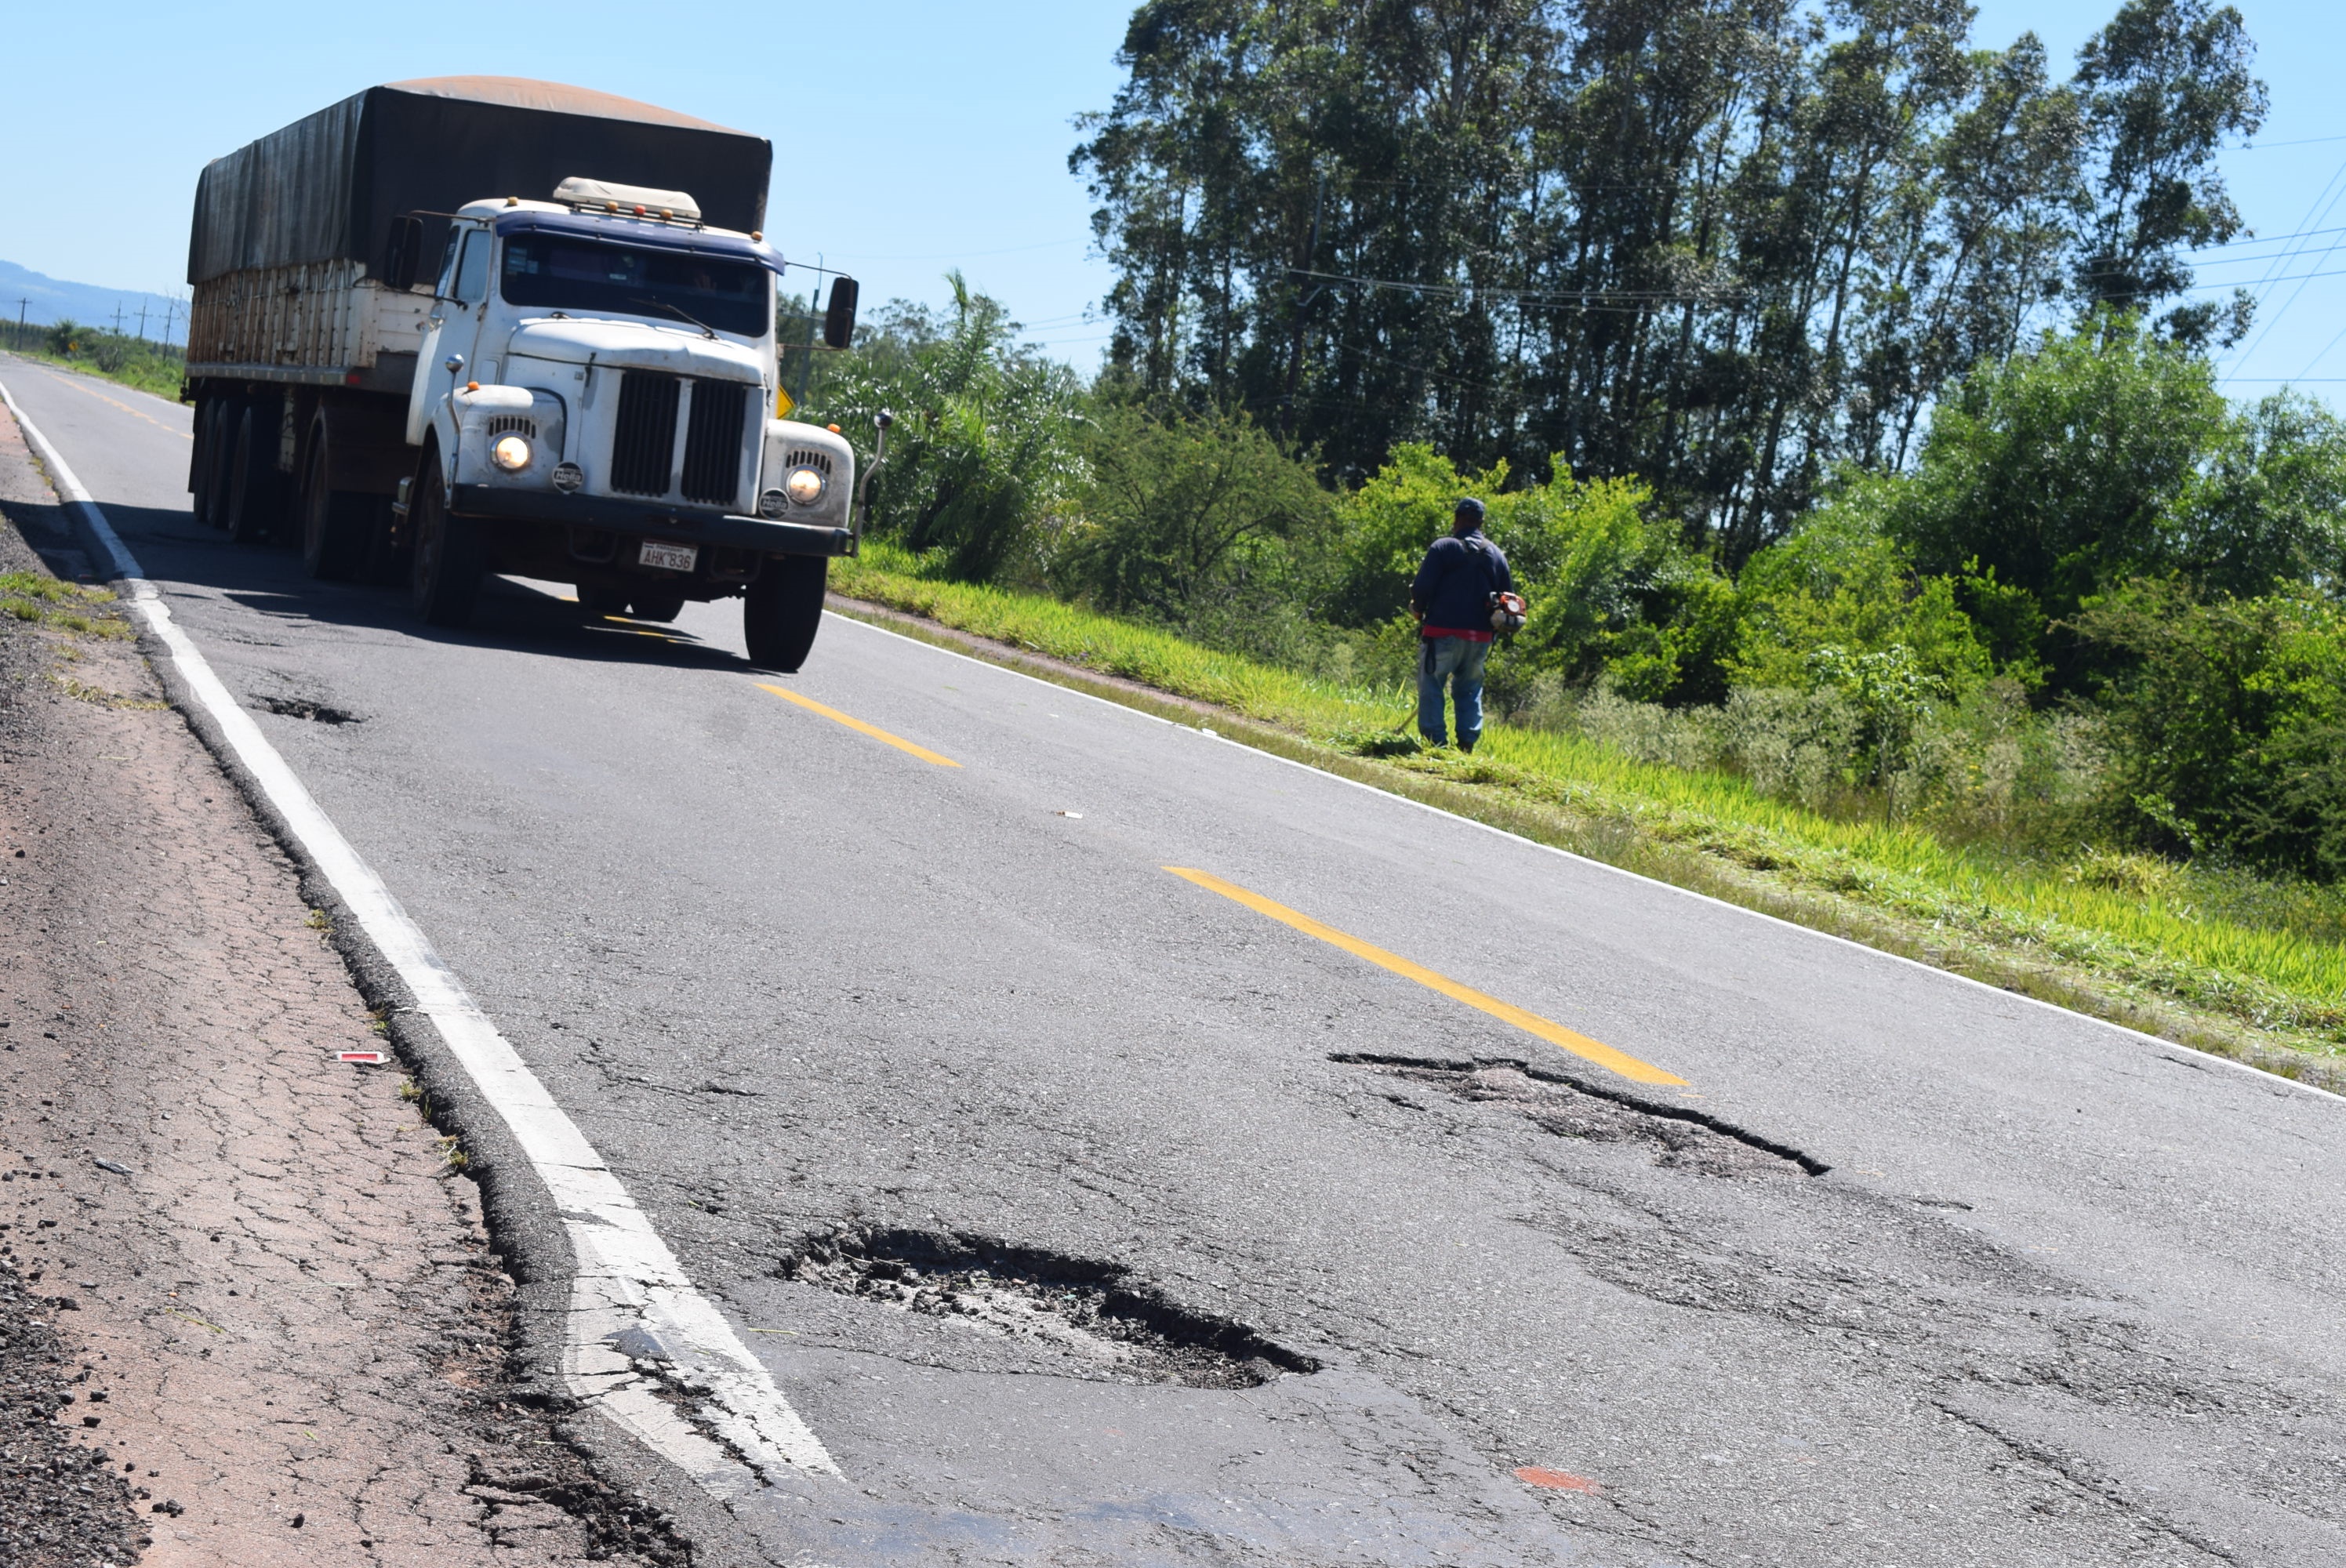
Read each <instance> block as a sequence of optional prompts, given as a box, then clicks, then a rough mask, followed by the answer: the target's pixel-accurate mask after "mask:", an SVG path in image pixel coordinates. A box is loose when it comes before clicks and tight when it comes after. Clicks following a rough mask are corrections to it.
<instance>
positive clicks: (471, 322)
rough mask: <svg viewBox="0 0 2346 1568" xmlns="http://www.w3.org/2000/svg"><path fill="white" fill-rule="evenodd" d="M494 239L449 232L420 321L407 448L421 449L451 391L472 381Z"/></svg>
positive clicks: (462, 230)
mask: <svg viewBox="0 0 2346 1568" xmlns="http://www.w3.org/2000/svg"><path fill="white" fill-rule="evenodd" d="M495 242H496V241H495V236H494V235H492V234H491V233H490V232H489V231H488V230H487V229H484V228H481V227H479V226H478V225H475V224H470V223H459V224H456V225H455V226H454V227H453V228H451V229H449V231H448V254H447V259H446V260H445V262H444V264H443V265H442V267H441V269H440V282H439V286H438V287H437V288H436V289H434V290H433V296H434V297H433V301H432V314H431V315H429V316H427V317H425V318H424V321H423V349H422V351H420V352H419V353H418V354H417V355H416V363H415V392H414V395H413V398H412V399H411V401H410V402H409V403H408V405H407V443H408V444H409V445H410V446H421V445H423V433H424V432H426V431H428V430H430V429H431V428H432V416H433V412H435V411H436V410H437V409H438V408H439V407H440V401H441V399H443V398H444V397H446V396H447V395H448V392H449V390H450V389H451V388H454V387H459V386H462V385H464V383H465V382H468V381H473V380H476V379H477V377H476V376H475V374H474V370H475V367H474V364H473V355H474V349H475V348H477V347H478V346H479V343H480V337H481V319H482V318H483V317H484V315H486V314H487V313H488V308H489V252H490V250H491V249H493V248H494V247H495Z"/></svg>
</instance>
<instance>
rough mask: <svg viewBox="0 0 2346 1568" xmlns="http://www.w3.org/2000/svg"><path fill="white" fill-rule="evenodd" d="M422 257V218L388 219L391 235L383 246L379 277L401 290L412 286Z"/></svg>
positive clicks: (392, 287)
mask: <svg viewBox="0 0 2346 1568" xmlns="http://www.w3.org/2000/svg"><path fill="white" fill-rule="evenodd" d="M422 263H423V219H421V218H416V217H413V216H410V217H406V218H394V219H392V220H391V235H390V238H389V239H387V240H386V242H385V243H384V245H383V248H382V281H383V285H384V287H386V288H391V289H398V290H403V291H404V290H409V289H413V287H415V274H416V272H417V270H418V269H419V268H420V267H421V265H422Z"/></svg>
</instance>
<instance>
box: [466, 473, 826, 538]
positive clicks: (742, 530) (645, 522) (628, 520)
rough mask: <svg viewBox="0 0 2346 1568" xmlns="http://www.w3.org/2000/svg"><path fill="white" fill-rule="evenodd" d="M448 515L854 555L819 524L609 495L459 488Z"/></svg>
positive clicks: (478, 486)
mask: <svg viewBox="0 0 2346 1568" xmlns="http://www.w3.org/2000/svg"><path fill="white" fill-rule="evenodd" d="M448 510H449V511H451V512H454V513H457V514H461V515H463V516H466V517H499V518H509V519H511V520H513V521H515V522H519V523H560V524H566V525H568V526H570V527H573V528H601V529H605V530H607V531H608V532H610V533H613V534H626V535H636V536H638V537H643V538H659V539H673V540H676V541H677V542H678V543H679V544H689V545H729V546H731V547H732V548H734V549H737V550H755V551H758V552H759V553H760V554H761V555H853V554H855V535H854V534H853V533H852V531H851V530H849V529H845V528H832V527H828V526H825V525H823V524H815V523H773V522H769V521H768V520H766V519H765V518H763V517H738V516H734V515H732V514H729V513H723V512H695V511H690V510H687V509H683V508H679V507H675V506H665V505H662V504H660V503H658V502H657V501H620V500H617V499H614V498H613V497H611V496H607V495H563V494H546V493H545V492H543V491H534V490H507V489H505V488H503V487H501V486H498V485H493V484H459V485H456V486H454V488H453V489H452V491H451V492H450V494H449V496H448Z"/></svg>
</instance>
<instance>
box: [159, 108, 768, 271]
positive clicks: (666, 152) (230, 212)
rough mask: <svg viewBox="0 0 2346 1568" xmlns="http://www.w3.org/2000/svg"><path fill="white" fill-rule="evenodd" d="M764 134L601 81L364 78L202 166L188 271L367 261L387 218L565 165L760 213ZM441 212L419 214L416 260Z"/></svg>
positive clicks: (528, 187) (384, 242)
mask: <svg viewBox="0 0 2346 1568" xmlns="http://www.w3.org/2000/svg"><path fill="white" fill-rule="evenodd" d="M773 161H774V149H773V144H772V143H770V142H769V141H767V140H766V139H765V138H764V137H754V136H748V135H745V134H743V133H742V132H740V131H732V130H727V129H725V128H724V127H721V126H713V125H709V124H707V123H706V122H704V121H700V120H696V119H692V118H689V117H686V116H684V115H679V114H674V113H671V112H670V111H668V110H667V109H661V108H655V107H652V106H651V105H649V104H638V103H636V102H634V101H632V100H630V99H627V98H620V97H612V96H610V95H608V94H606V93H597V92H590V91H587V90H586V89H584V88H579V87H562V86H559V85H557V84H555V83H551V82H529V81H521V80H517V79H515V78H512V77H504V76H450V77H442V78H438V79H435V80H429V81H415V82H395V83H393V84H392V85H390V86H388V87H369V88H368V89H367V90H366V91H364V92H362V93H359V94H357V95H355V96H353V97H348V98H344V99H343V100H342V102H341V103H338V104H336V105H334V106H333V107H331V108H326V109H321V110H320V111H318V112H317V113H316V114H314V115H311V116H310V117H308V118H307V119H301V120H296V121H295V122H294V123H293V124H291V125H290V126H287V127H285V128H284V129H283V130H280V131H277V132H274V133H272V134H270V135H269V136H265V137H261V138H260V140H259V141H256V142H253V143H251V144H250V146H247V147H244V148H239V149H238V150H237V151H235V152H232V153H230V154H229V155H228V156H227V157H226V158H216V159H214V160H213V161H212V162H211V163H209V164H208V165H206V166H205V168H204V172H203V177H202V178H201V179H200V180H199V182H198V183H197V186H196V214H195V223H194V226H193V229H192V231H191V232H190V233H189V239H188V281H189V282H190V283H202V282H207V281H209V280H211V279H214V278H217V277H219V276H220V275H221V274H222V273H225V272H233V271H236V270H240V269H242V268H248V267H288V266H293V265H296V264H298V263H301V262H311V261H331V260H352V261H357V262H360V263H362V265H364V266H365V267H366V268H367V269H368V270H369V271H370V272H377V273H379V272H380V271H381V270H382V266H383V258H384V254H385V250H386V248H387V246H388V244H389V242H390V239H391V235H392V225H393V221H394V220H395V219H399V218H401V217H403V216H404V215H405V214H408V213H411V212H421V213H425V214H431V213H450V212H454V211H455V210H456V209H457V208H459V207H461V206H462V205H464V203H465V202H467V201H478V200H480V199H483V198H484V197H504V196H518V197H522V198H524V199H531V200H538V201H543V200H546V199H548V198H549V197H551V196H552V195H553V193H554V188H555V186H556V184H557V183H559V182H560V181H562V180H564V179H566V178H568V177H570V176H571V175H574V174H576V175H584V176H586V177H587V178H590V179H600V180H607V181H609V182H611V183H613V184H618V185H644V186H653V187H657V188H664V189H668V190H685V191H689V192H691V193H692V196H693V199H695V200H697V201H699V203H700V211H701V218H702V220H703V221H704V222H707V223H709V224H711V225H714V226H715V227H717V228H719V229H763V228H764V227H765V226H766V184H767V180H768V178H769V177H770V174H771V172H772V168H773ZM446 232H447V219H445V218H444V217H443V218H434V217H429V216H427V217H426V218H425V219H424V233H423V250H422V252H421V254H422V256H423V259H424V261H425V263H426V265H427V267H428V266H429V265H430V264H431V262H432V260H433V259H435V258H437V257H438V256H439V254H440V248H441V245H442V242H443V238H444V235H445V234H446Z"/></svg>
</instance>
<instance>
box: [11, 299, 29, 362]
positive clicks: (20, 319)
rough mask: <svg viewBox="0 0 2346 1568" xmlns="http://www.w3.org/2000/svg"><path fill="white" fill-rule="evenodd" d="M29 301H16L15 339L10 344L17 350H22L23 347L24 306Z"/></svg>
mask: <svg viewBox="0 0 2346 1568" xmlns="http://www.w3.org/2000/svg"><path fill="white" fill-rule="evenodd" d="M29 303H31V301H30V300H17V301H16V341H15V344H13V345H12V346H13V347H14V348H15V349H16V350H17V351H19V352H22V351H24V347H25V307H26V305H27V304H29Z"/></svg>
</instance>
